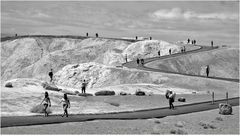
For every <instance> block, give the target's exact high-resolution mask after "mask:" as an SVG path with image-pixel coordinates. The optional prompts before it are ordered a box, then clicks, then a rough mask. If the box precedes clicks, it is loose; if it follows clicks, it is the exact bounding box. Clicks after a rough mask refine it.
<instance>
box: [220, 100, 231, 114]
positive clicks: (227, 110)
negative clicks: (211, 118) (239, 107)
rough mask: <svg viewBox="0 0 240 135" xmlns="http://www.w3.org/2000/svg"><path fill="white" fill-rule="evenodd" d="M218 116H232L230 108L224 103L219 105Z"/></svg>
mask: <svg viewBox="0 0 240 135" xmlns="http://www.w3.org/2000/svg"><path fill="white" fill-rule="evenodd" d="M219 114H223V115H230V114H232V106H231V105H230V104H226V103H220V104H219Z"/></svg>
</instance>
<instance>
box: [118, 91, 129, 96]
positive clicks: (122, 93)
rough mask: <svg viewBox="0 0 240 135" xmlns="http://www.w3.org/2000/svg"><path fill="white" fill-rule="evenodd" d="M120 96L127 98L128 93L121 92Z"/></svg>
mask: <svg viewBox="0 0 240 135" xmlns="http://www.w3.org/2000/svg"><path fill="white" fill-rule="evenodd" d="M119 95H121V96H126V95H127V93H126V92H123V91H121V92H120V94H119Z"/></svg>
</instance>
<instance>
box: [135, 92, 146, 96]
mask: <svg viewBox="0 0 240 135" xmlns="http://www.w3.org/2000/svg"><path fill="white" fill-rule="evenodd" d="M135 95H137V96H145V95H146V93H145V92H144V91H136V93H135Z"/></svg>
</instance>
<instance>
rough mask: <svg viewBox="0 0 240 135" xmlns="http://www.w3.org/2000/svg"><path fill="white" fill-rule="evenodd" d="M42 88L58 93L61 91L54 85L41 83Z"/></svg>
mask: <svg viewBox="0 0 240 135" xmlns="http://www.w3.org/2000/svg"><path fill="white" fill-rule="evenodd" d="M42 86H43V88H44V89H46V90H52V91H60V90H61V89H59V88H58V87H57V86H56V85H54V84H48V83H47V82H44V83H42Z"/></svg>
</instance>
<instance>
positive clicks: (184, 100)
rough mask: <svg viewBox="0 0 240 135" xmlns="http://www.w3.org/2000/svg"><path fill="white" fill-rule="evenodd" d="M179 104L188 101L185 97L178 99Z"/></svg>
mask: <svg viewBox="0 0 240 135" xmlns="http://www.w3.org/2000/svg"><path fill="white" fill-rule="evenodd" d="M178 102H186V99H185V98H184V97H180V98H178Z"/></svg>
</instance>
